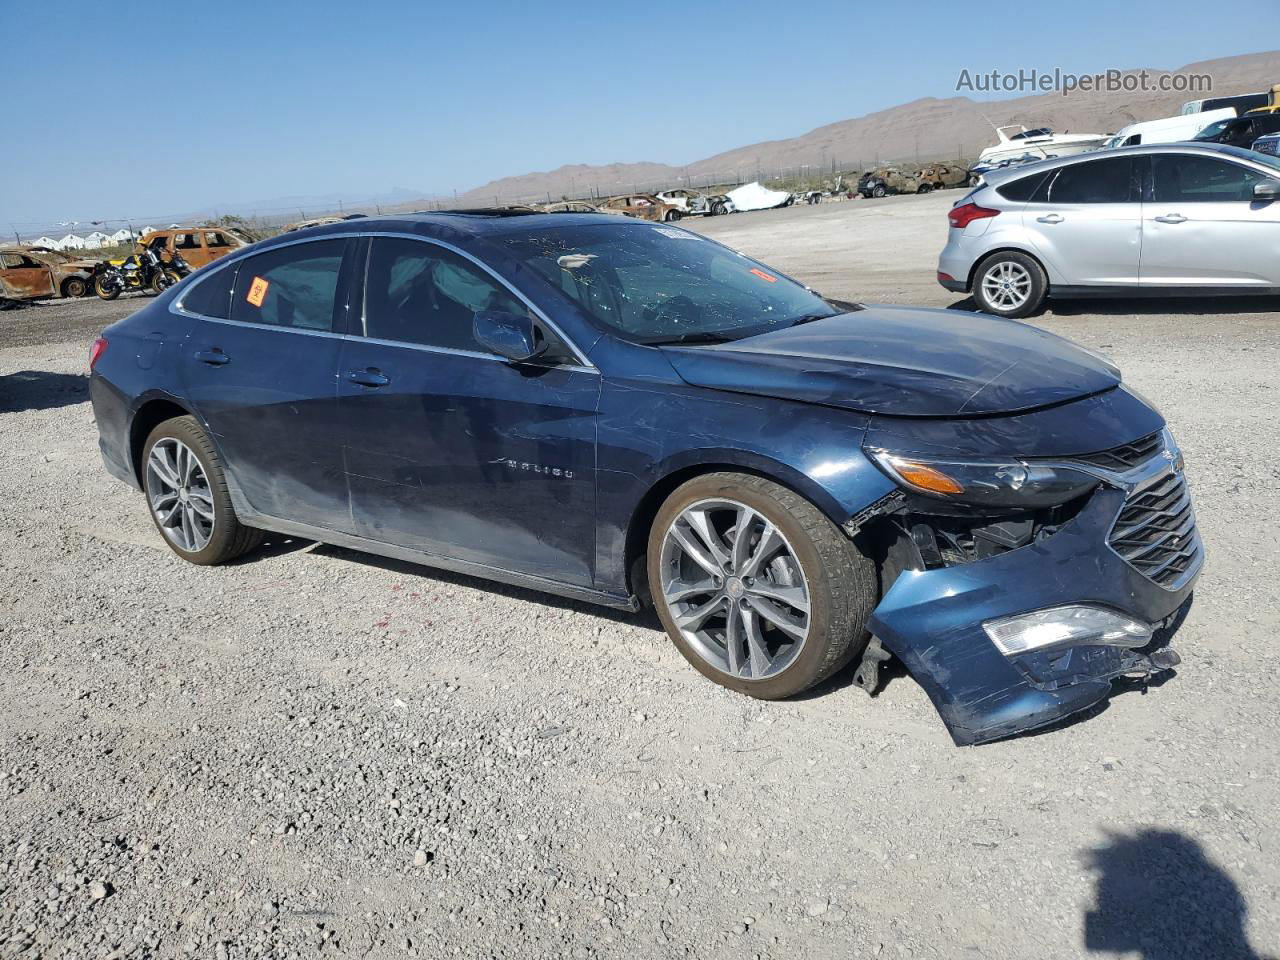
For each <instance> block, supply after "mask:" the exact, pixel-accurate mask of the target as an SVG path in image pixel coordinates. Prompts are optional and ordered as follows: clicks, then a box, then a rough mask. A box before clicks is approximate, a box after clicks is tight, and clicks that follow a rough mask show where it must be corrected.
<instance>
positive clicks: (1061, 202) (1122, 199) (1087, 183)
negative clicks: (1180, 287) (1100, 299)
mask: <svg viewBox="0 0 1280 960" xmlns="http://www.w3.org/2000/svg"><path fill="white" fill-rule="evenodd" d="M1141 196H1142V195H1141V184H1140V182H1139V170H1138V164H1136V163H1135V161H1134V158H1133V157H1130V156H1123V157H1106V158H1101V159H1097V160H1089V161H1086V162H1082V163H1073V164H1071V165H1069V166H1065V167H1062V168H1060V169H1058V170H1057V171H1055V172H1054V173H1052V174H1051V175H1050V176H1049V177H1048V178H1047V179H1046V180H1045V181H1044V183H1042V184H1041V185H1040V188H1039V189H1038V190H1037V191H1036V193H1035V194H1034V195H1033V196H1032V198H1031V200H1030V201H1029V202H1028V203H1027V205H1026V206H1025V207H1024V208H1023V210H1022V222H1023V226H1024V227H1026V228H1027V229H1028V230H1029V231H1030V232H1031V233H1032V235H1033V236H1034V237H1035V243H1036V248H1037V251H1038V252H1039V253H1040V255H1041V257H1042V258H1043V259H1044V261H1045V263H1046V264H1048V265H1049V266H1050V267H1051V268H1052V271H1051V272H1056V273H1057V275H1058V276H1060V277H1061V278H1062V280H1061V282H1062V283H1063V284H1067V285H1073V286H1074V285H1116V286H1123V285H1134V284H1136V283H1138V264H1139V261H1140V259H1141V253H1142V202H1141Z"/></svg>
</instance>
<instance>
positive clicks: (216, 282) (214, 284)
mask: <svg viewBox="0 0 1280 960" xmlns="http://www.w3.org/2000/svg"><path fill="white" fill-rule="evenodd" d="M236 266H237V265H236V264H234V263H233V264H232V265H231V266H229V267H223V268H222V269H220V270H215V271H214V272H213V273H211V274H210V275H209V276H207V277H204V278H203V279H202V280H200V282H199V283H197V284H196V285H195V286H194V287H192V288H191V289H190V290H189V291H187V292H186V293H184V294H183V295H182V309H183V310H186V311H188V312H190V313H198V314H200V315H201V316H202V317H214V318H216V319H218V320H226V319H227V318H228V317H229V316H230V315H231V288H232V286H233V285H234V284H235V280H236ZM200 272H201V273H204V271H203V270H202V271H200Z"/></svg>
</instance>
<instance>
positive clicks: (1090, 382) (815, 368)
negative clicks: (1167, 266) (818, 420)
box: [662, 306, 1120, 417]
mask: <svg viewBox="0 0 1280 960" xmlns="http://www.w3.org/2000/svg"><path fill="white" fill-rule="evenodd" d="M662 349H663V352H664V353H665V354H666V355H667V357H668V359H669V360H670V361H671V365H672V366H673V367H674V368H675V370H676V373H677V374H679V376H680V378H681V379H683V380H684V381H685V382H686V383H689V384H692V385H694V386H699V387H709V388H712V389H716V390H728V391H731V392H734V393H749V394H756V395H758V396H766V397H778V398H781V399H787V400H800V401H804V402H808V403H819V404H825V405H827V406H833V407H844V408H846V409H849V410H858V411H861V412H864V413H873V414H881V415H884V416H899V417H955V416H982V415H990V414H1002V413H1016V412H1019V411H1026V410H1033V409H1036V408H1038V407H1047V406H1052V405H1053V404H1058V403H1065V402H1067V401H1069V400H1075V399H1078V398H1080V397H1085V396H1089V395H1091V394H1095V393H1100V392H1101V391H1103V390H1109V389H1111V388H1112V387H1115V386H1117V385H1118V384H1119V383H1120V371H1119V370H1117V369H1116V368H1115V367H1114V366H1112V365H1111V364H1110V363H1108V362H1107V361H1106V360H1105V359H1104V358H1102V357H1100V356H1098V355H1097V354H1095V353H1092V352H1090V351H1088V350H1085V349H1083V348H1082V347H1078V346H1076V345H1075V344H1073V343H1071V342H1070V341H1069V340H1065V339H1063V338H1062V337H1059V336H1055V335H1054V334H1052V333H1048V332H1046V331H1044V330H1040V329H1038V328H1036V327H1033V326H1031V325H1029V324H1025V323H1019V322H1017V321H1014V320H1003V319H1000V318H998V317H989V316H985V315H982V314H973V313H964V312H960V311H955V310H924V309H913V308H909V307H892V306H870V307H866V308H865V309H862V310H858V311H856V312H853V313H844V314H840V315H838V316H834V317H828V318H826V319H824V320H815V321H812V322H810V323H805V324H801V325H800V326H796V327H789V328H786V329H783V330H773V331H770V332H768V333H763V334H759V335H758V336H754V337H749V338H747V339H744V340H736V341H734V342H732V343H725V344H713V345H708V346H696V347H695V346H688V347H679V346H668V347H663V348H662Z"/></svg>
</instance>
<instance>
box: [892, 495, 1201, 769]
mask: <svg viewBox="0 0 1280 960" xmlns="http://www.w3.org/2000/svg"><path fill="white" fill-rule="evenodd" d="M1124 500H1125V491H1123V490H1119V489H1115V488H1101V489H1099V490H1098V491H1097V492H1096V493H1095V494H1094V495H1093V497H1092V499H1091V500H1090V502H1089V503H1088V504H1087V505H1086V506H1085V508H1084V509H1083V510H1082V511H1081V512H1080V513H1079V514H1078V515H1077V516H1076V517H1075V519H1073V520H1072V521H1071V522H1070V523H1069V524H1067V526H1065V527H1064V528H1063V529H1062V530H1060V531H1058V533H1056V534H1054V535H1053V536H1052V537H1049V538H1048V539H1047V540H1044V541H1042V542H1041V543H1037V544H1032V545H1029V546H1026V547H1022V548H1020V549H1018V550H1013V551H1010V552H1008V553H1004V554H1001V555H999V556H995V557H991V558H989V559H986V560H979V561H975V562H973V563H968V564H963V565H959V566H952V567H946V568H942V569H936V570H928V571H908V572H906V573H903V574H902V575H901V576H900V577H899V578H898V580H897V581H896V582H895V583H894V584H893V586H892V587H891V588H890V589H889V591H888V592H887V593H886V594H885V597H884V599H883V600H882V601H881V603H880V605H879V606H878V607H877V608H876V610H875V612H874V613H873V615H872V619H871V631H872V633H874V634H875V635H876V636H877V637H878V638H879V639H880V641H881V643H882V644H883V646H884V647H885V648H886V649H888V650H889V651H890V652H892V653H893V654H894V655H895V656H897V657H898V659H900V660H901V661H902V662H903V663H904V664H905V665H906V667H907V669H908V670H909V671H910V672H911V674H912V676H913V677H914V678H915V679H916V680H917V681H918V682H919V683H920V684H921V686H923V687H924V689H925V691H926V692H927V693H928V694H929V697H930V699H931V700H932V701H933V703H934V706H935V707H936V708H937V709H938V713H939V714H940V715H941V717H942V719H943V721H944V722H945V723H946V725H947V729H948V730H949V731H950V733H951V735H952V738H953V739H954V740H955V742H956V743H957V744H959V745H968V744H974V743H981V742H984V741H988V740H995V739H998V738H1001V737H1006V736H1009V735H1011V734H1016V733H1022V732H1025V731H1028V730H1033V729H1036V728H1037V727H1042V726H1045V725H1046V724H1051V723H1054V722H1055V721H1058V720H1061V719H1062V718H1064V717H1067V716H1070V715H1071V714H1073V713H1077V712H1079V711H1081V710H1084V709H1087V708H1088V707H1090V706H1092V705H1094V704H1096V703H1098V702H1099V701H1102V700H1105V699H1106V698H1107V696H1108V695H1109V694H1110V692H1111V685H1112V680H1114V679H1115V678H1117V677H1120V676H1135V675H1137V676H1142V675H1148V674H1151V673H1154V672H1158V671H1160V670H1162V669H1164V668H1165V667H1166V665H1167V663H1168V660H1167V659H1165V658H1166V657H1167V656H1168V655H1167V654H1160V655H1157V656H1156V659H1155V661H1154V662H1153V660H1152V657H1151V654H1152V653H1153V652H1154V650H1155V648H1158V647H1159V646H1160V644H1161V642H1162V641H1163V640H1165V639H1167V638H1162V637H1161V634H1160V632H1157V634H1156V639H1155V640H1154V641H1153V642H1152V644H1150V645H1149V646H1148V647H1147V648H1144V649H1143V650H1131V649H1129V648H1125V647H1117V646H1110V645H1100V644H1095V645H1082V646H1075V647H1070V648H1067V649H1066V650H1058V651H1055V652H1053V653H1052V654H1046V653H1033V654H1024V655H1022V656H1017V657H1006V656H1005V655H1004V654H1002V653H1001V652H1000V651H999V650H998V649H997V648H996V646H995V644H993V643H992V642H991V640H990V639H989V638H988V636H987V635H986V632H985V631H984V630H983V627H982V624H983V623H984V622H986V621H989V620H992V619H996V618H999V617H1006V616H1013V615H1015V614H1019V613H1026V612H1028V611H1032V610H1041V609H1045V608H1048V607H1055V606H1061V605H1064V604H1069V603H1090V604H1097V605H1102V606H1106V607H1111V608H1113V609H1115V610H1118V611H1120V612H1121V613H1124V614H1126V615H1128V616H1130V617H1133V618H1135V619H1138V620H1142V621H1144V622H1146V623H1148V624H1152V625H1154V626H1159V625H1168V624H1170V623H1171V622H1173V621H1175V620H1176V618H1177V617H1178V615H1179V613H1180V611H1181V610H1182V609H1183V608H1184V605H1186V604H1187V601H1188V600H1189V598H1190V596H1191V592H1192V589H1193V587H1194V585H1195V581H1196V579H1197V577H1198V575H1199V572H1200V567H1201V565H1202V564H1203V557H1204V554H1203V548H1201V551H1200V553H1199V556H1198V557H1197V559H1196V560H1195V563H1194V565H1193V566H1192V568H1190V569H1189V570H1188V571H1187V572H1186V574H1185V575H1183V577H1182V578H1181V579H1180V580H1179V582H1178V583H1177V585H1176V588H1174V589H1169V588H1166V587H1163V586H1161V585H1160V584H1158V583H1156V582H1155V581H1153V580H1150V579H1148V578H1147V577H1146V576H1145V575H1144V574H1142V573H1140V572H1139V571H1138V570H1137V569H1135V568H1134V567H1132V566H1130V565H1129V564H1128V563H1127V562H1126V561H1125V560H1124V559H1123V558H1121V556H1120V555H1119V554H1118V553H1116V552H1115V551H1114V550H1113V549H1112V548H1111V547H1110V545H1109V544H1108V543H1107V535H1108V533H1109V532H1110V530H1111V527H1112V525H1113V524H1114V523H1115V520H1116V517H1117V516H1118V514H1119V512H1120V509H1121V506H1122V505H1123V503H1124ZM1165 632H1166V633H1167V632H1168V631H1165Z"/></svg>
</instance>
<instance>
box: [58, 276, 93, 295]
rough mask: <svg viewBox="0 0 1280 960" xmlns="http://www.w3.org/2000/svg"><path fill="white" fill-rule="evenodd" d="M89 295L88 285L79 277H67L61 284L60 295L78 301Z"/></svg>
mask: <svg viewBox="0 0 1280 960" xmlns="http://www.w3.org/2000/svg"><path fill="white" fill-rule="evenodd" d="M88 293H89V284H87V283H86V282H85V281H84V279H83V278H81V277H68V278H67V279H66V280H64V281H63V283H62V295H63V296H64V297H70V298H72V299H75V300H79V299H80V298H81V297H83V296H86V295H87V294H88Z"/></svg>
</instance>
